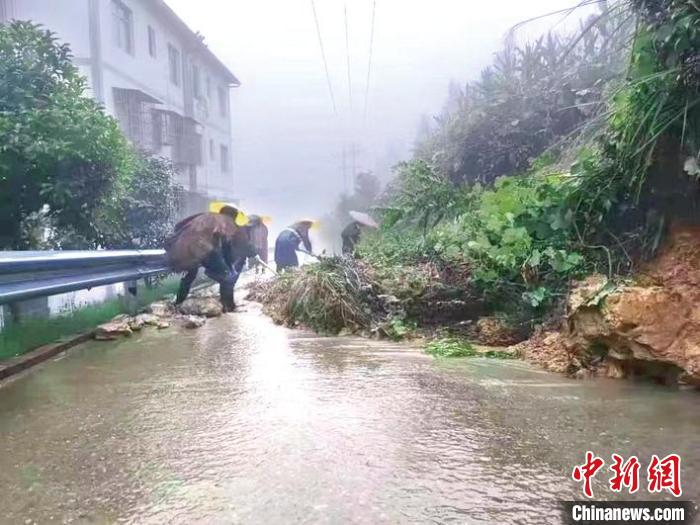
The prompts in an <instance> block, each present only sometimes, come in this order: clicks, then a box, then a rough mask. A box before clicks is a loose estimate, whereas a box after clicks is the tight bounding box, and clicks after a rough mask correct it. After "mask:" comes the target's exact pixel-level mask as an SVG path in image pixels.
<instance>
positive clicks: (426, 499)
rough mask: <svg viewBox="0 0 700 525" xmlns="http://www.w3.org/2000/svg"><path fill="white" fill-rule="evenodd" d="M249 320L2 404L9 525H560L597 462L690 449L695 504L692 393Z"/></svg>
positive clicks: (157, 338) (32, 380) (83, 356)
mask: <svg viewBox="0 0 700 525" xmlns="http://www.w3.org/2000/svg"><path fill="white" fill-rule="evenodd" d="M248 308H249V309H250V310H249V311H248V312H247V313H239V314H235V315H229V316H226V317H224V318H221V319H218V320H215V321H212V322H210V323H208V324H207V326H206V327H204V328H203V329H201V330H198V331H193V332H180V331H176V330H171V331H165V332H155V331H149V332H146V333H144V334H142V335H140V336H138V337H135V338H133V339H131V340H125V341H121V342H116V343H101V344H97V343H95V344H88V345H85V346H83V347H81V348H78V349H76V350H74V351H72V352H70V353H69V354H68V355H67V356H65V357H63V358H62V359H60V360H58V361H54V362H51V363H48V364H47V365H45V366H43V367H41V368H39V369H35V370H34V371H32V372H31V373H29V374H27V375H25V376H24V377H20V378H18V379H16V380H14V381H12V382H11V383H9V384H7V385H5V386H4V387H3V388H0V520H1V521H2V522H3V523H33V522H36V523H63V522H65V523H139V524H141V523H149V524H150V523H153V524H155V523H170V524H173V523H187V524H190V523H265V524H269V523H383V522H386V523H445V522H455V523H538V524H539V523H558V522H559V515H558V509H557V506H556V501H557V500H559V499H567V498H572V497H574V496H578V495H579V494H580V489H579V488H578V487H577V486H575V485H573V483H572V482H571V481H569V478H570V472H571V468H572V466H573V465H574V464H576V463H580V462H581V461H582V458H583V454H584V452H585V451H586V450H593V451H595V452H596V453H598V454H600V455H609V453H610V452H611V451H617V452H620V453H621V454H622V455H623V456H628V455H631V454H637V455H639V456H640V457H642V458H647V457H648V456H649V455H650V454H652V453H656V454H663V455H665V454H666V453H668V452H669V451H671V450H674V451H677V452H679V453H681V454H682V455H683V472H684V475H683V480H684V496H687V497H688V498H689V499H690V498H692V499H695V500H698V499H700V484H699V483H698V482H697V481H696V478H697V477H698V476H697V474H698V473H699V472H700V438H698V436H700V418H698V417H697V414H698V404H699V403H700V397H699V396H698V395H696V394H692V393H683V392H675V391H669V390H664V389H660V388H656V387H652V386H640V385H632V384H629V383H625V382H604V381H601V382H575V381H569V380H566V379H563V378H560V377H558V376H553V375H550V374H546V373H543V372H541V371H538V370H535V369H532V368H530V367H528V366H527V365H525V364H523V363H519V362H504V361H488V360H478V359H472V360H458V361H434V360H433V359H432V358H428V357H426V356H424V355H422V354H420V353H419V352H416V351H412V350H410V349H407V348H406V347H402V346H394V345H391V344H380V343H374V342H368V341H365V340H356V339H342V338H338V339H333V338H331V339H323V338H317V337H313V336H311V335H310V334H304V333H302V332H290V331H288V330H285V329H282V328H279V327H276V326H274V325H272V324H271V323H270V322H269V321H268V320H267V319H266V318H264V317H262V316H261V315H259V314H258V313H256V312H255V311H252V310H253V307H252V306H249V307H248ZM605 478H606V479H607V474H606V475H605ZM594 488H595V490H596V492H597V494H598V495H599V496H601V497H604V498H610V497H612V496H611V494H610V493H609V492H608V491H607V490H606V488H605V484H604V480H601V482H600V483H598V484H596V485H595V486H594ZM641 492H643V491H640V494H639V498H640V499H645V498H648V496H647V495H646V494H642V493H641ZM628 497H629V496H628Z"/></svg>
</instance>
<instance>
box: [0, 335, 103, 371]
mask: <svg viewBox="0 0 700 525" xmlns="http://www.w3.org/2000/svg"><path fill="white" fill-rule="evenodd" d="M93 333H94V330H91V331H89V332H86V333H84V334H79V335H74V336H69V337H66V338H64V339H62V340H60V341H58V342H56V343H50V344H48V345H44V346H40V347H39V348H37V349H36V350H32V351H31V352H27V353H26V354H22V355H20V356H17V357H13V358H12V359H8V360H7V361H4V362H2V363H0V381H2V380H3V379H7V378H8V377H10V376H13V375H16V374H19V373H20V372H23V371H25V370H27V369H28V368H31V367H33V366H35V365H38V364H40V363H43V362H44V361H48V360H49V359H51V358H52V357H55V356H57V355H58V354H61V353H63V352H65V351H66V350H69V349H71V348H73V347H74V346H77V345H79V344H81V343H85V342H87V341H90V340H91V339H92V335H93Z"/></svg>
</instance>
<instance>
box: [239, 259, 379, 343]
mask: <svg viewBox="0 0 700 525" xmlns="http://www.w3.org/2000/svg"><path fill="white" fill-rule="evenodd" d="M371 287H372V284H371V279H370V278H369V276H368V275H367V274H365V272H364V271H363V268H362V267H361V266H360V265H358V264H357V263H356V262H355V261H353V260H352V259H349V258H342V257H329V258H323V259H321V260H320V261H319V262H318V263H315V264H309V265H306V266H303V267H302V268H299V269H298V270H294V271H290V272H286V273H284V274H282V275H280V276H278V277H277V278H275V279H273V280H271V281H270V282H268V283H263V284H259V285H257V287H256V288H255V289H254V290H253V291H252V293H251V298H252V299H254V300H258V301H260V302H262V303H263V304H264V305H265V309H266V312H267V313H268V314H269V315H270V316H271V317H272V318H273V319H274V320H275V321H276V322H278V323H284V324H287V325H289V326H295V325H304V326H308V327H309V328H311V329H313V330H315V331H317V332H319V333H322V334H338V333H339V332H341V331H343V330H349V331H353V332H355V331H362V330H363V329H367V328H369V326H370V323H371V306H370V304H369V302H368V294H367V291H368V289H369V288H371Z"/></svg>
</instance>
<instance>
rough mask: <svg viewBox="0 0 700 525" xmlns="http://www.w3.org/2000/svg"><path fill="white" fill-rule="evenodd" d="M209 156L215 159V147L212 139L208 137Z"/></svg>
mask: <svg viewBox="0 0 700 525" xmlns="http://www.w3.org/2000/svg"><path fill="white" fill-rule="evenodd" d="M209 158H210V159H211V160H216V148H215V147H214V139H209Z"/></svg>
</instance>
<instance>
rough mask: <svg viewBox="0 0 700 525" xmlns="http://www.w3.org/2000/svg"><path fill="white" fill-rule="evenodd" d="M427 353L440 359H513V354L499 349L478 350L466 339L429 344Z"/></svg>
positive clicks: (445, 340) (449, 339)
mask: <svg viewBox="0 0 700 525" xmlns="http://www.w3.org/2000/svg"><path fill="white" fill-rule="evenodd" d="M425 352H426V353H427V354H430V355H432V356H433V357H438V358H457V357H489V358H493V359H513V354H511V353H509V352H505V351H503V350H497V349H478V348H475V347H474V345H472V344H471V343H469V342H468V341H465V340H464V339H455V338H443V339H437V340H435V341H431V342H429V343H428V344H427V345H426V347H425Z"/></svg>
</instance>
